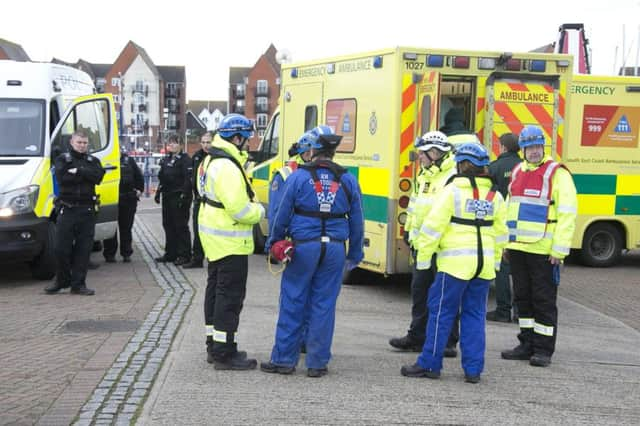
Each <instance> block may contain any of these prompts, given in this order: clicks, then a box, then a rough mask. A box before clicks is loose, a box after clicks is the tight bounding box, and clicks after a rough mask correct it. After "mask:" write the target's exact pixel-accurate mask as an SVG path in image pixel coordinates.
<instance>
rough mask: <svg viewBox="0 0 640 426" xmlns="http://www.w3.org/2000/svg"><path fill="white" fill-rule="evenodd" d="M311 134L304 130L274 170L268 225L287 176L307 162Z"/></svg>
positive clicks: (278, 202) (270, 190)
mask: <svg viewBox="0 0 640 426" xmlns="http://www.w3.org/2000/svg"><path fill="white" fill-rule="evenodd" d="M312 137H313V136H312V135H311V134H310V132H306V133H305V134H304V135H302V137H301V138H300V140H298V141H297V142H296V143H295V144H293V145H292V146H291V148H290V149H289V156H290V157H291V158H289V160H287V162H286V164H285V165H284V166H282V167H281V168H280V169H278V170H276V172H275V174H274V175H273V179H271V184H270V185H269V209H268V211H267V213H268V214H267V218H268V219H269V225H271V223H272V221H273V218H274V217H275V216H276V208H277V207H278V205H279V204H280V199H281V198H282V194H283V193H284V191H283V190H282V189H283V188H284V183H285V182H286V181H287V178H288V177H289V176H291V174H292V173H293V172H295V171H296V170H297V169H298V166H300V165H301V164H305V163H307V162H309V160H310V159H311V152H310V149H311V138H312Z"/></svg>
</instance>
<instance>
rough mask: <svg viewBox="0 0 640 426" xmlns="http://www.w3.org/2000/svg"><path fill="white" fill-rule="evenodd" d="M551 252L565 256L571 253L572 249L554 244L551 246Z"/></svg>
mask: <svg viewBox="0 0 640 426" xmlns="http://www.w3.org/2000/svg"><path fill="white" fill-rule="evenodd" d="M551 250H553V251H555V252H558V253H562V254H564V255H568V254H569V251H571V247H567V246H559V245H556V244H553V245H552V246H551Z"/></svg>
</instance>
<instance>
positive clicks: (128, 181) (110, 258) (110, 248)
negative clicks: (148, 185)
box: [102, 150, 144, 263]
mask: <svg viewBox="0 0 640 426" xmlns="http://www.w3.org/2000/svg"><path fill="white" fill-rule="evenodd" d="M142 191H144V178H143V177H142V171H141V170H140V167H138V164H136V161H135V160H134V159H133V158H131V157H129V155H127V152H126V151H124V150H123V151H122V152H121V153H120V198H119V199H118V230H119V232H120V255H121V256H122V261H123V262H125V263H128V262H131V255H132V254H133V247H132V246H131V242H132V238H131V228H132V227H133V218H134V216H135V214H136V208H137V206H138V200H139V199H140V194H142ZM117 250H118V235H117V233H116V235H114V236H113V238H109V239H108V240H104V251H103V252H102V254H103V255H104V259H105V260H106V261H107V263H113V262H115V261H116V251H117Z"/></svg>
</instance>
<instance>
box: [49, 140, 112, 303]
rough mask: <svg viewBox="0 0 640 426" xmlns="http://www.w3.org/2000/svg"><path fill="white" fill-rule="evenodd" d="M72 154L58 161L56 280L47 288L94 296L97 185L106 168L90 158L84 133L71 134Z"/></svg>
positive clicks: (56, 167)
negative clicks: (90, 284)
mask: <svg viewBox="0 0 640 426" xmlns="http://www.w3.org/2000/svg"><path fill="white" fill-rule="evenodd" d="M70 144H71V148H70V150H69V152H66V153H64V154H61V155H59V156H58V157H57V158H56V159H55V162H54V167H55V175H56V181H57V182H58V185H59V196H58V198H57V200H56V209H57V211H58V216H57V223H56V258H57V269H56V281H55V282H54V283H53V284H52V285H50V286H49V287H47V288H45V292H46V293H47V294H55V293H57V292H58V291H60V290H61V289H63V288H67V287H71V294H80V295H83V296H91V295H93V294H95V291H94V290H92V289H90V288H87V284H86V282H85V279H86V277H87V266H88V264H89V256H90V255H91V248H92V246H93V235H94V227H95V224H96V218H95V215H96V208H97V205H98V198H97V197H96V185H97V184H99V183H100V182H101V181H102V177H103V176H104V173H105V172H104V169H103V168H102V165H101V164H100V160H98V159H97V158H96V157H94V156H92V155H89V154H88V153H87V152H88V150H89V138H88V137H87V135H86V134H85V133H84V132H82V131H76V132H75V133H73V135H71V142H70Z"/></svg>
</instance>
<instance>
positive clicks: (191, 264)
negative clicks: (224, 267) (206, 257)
mask: <svg viewBox="0 0 640 426" xmlns="http://www.w3.org/2000/svg"><path fill="white" fill-rule="evenodd" d="M182 268H183V269H196V268H202V260H195V259H194V260H192V261H191V262H189V263H185V264H184V265H182Z"/></svg>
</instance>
